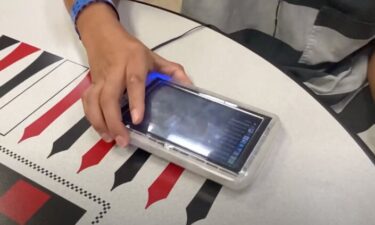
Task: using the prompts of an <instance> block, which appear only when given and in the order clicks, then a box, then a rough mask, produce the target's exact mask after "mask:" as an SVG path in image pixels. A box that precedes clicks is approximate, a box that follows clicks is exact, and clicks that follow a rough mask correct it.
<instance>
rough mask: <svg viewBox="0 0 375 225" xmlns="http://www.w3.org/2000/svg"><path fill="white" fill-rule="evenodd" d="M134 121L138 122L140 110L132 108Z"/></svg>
mask: <svg viewBox="0 0 375 225" xmlns="http://www.w3.org/2000/svg"><path fill="white" fill-rule="evenodd" d="M131 114H132V121H133V123H138V120H139V115H138V112H137V110H136V109H132V112H131Z"/></svg>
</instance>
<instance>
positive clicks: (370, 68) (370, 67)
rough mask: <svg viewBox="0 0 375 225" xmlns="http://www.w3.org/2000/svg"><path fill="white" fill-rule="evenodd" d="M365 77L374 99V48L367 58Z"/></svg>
mask: <svg viewBox="0 0 375 225" xmlns="http://www.w3.org/2000/svg"><path fill="white" fill-rule="evenodd" d="M367 77H368V82H369V85H370V89H371V95H372V98H373V99H374V101H375V50H374V51H373V53H372V55H371V57H370V60H369V65H368V71H367Z"/></svg>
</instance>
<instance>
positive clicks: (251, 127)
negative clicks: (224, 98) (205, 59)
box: [123, 80, 270, 173]
mask: <svg viewBox="0 0 375 225" xmlns="http://www.w3.org/2000/svg"><path fill="white" fill-rule="evenodd" d="M145 103H146V105H145V107H146V110H145V115H144V120H143V122H142V123H141V124H140V125H136V126H134V125H132V124H131V119H130V114H129V110H128V109H127V106H126V107H124V109H123V117H124V122H126V123H127V124H130V127H131V128H133V129H135V130H138V131H140V132H142V133H147V134H150V135H152V136H154V137H157V138H158V139H161V140H163V141H167V142H169V143H172V144H175V145H177V146H180V147H182V148H184V149H186V150H188V151H190V152H192V153H194V154H196V155H199V156H202V157H203V158H204V159H206V160H208V161H210V162H212V163H214V164H217V165H219V166H221V167H224V168H226V169H228V170H230V171H232V172H236V173H237V172H238V171H239V170H240V169H241V168H242V166H243V164H244V163H245V161H246V159H247V158H248V156H249V155H250V153H251V151H252V150H253V147H254V145H255V144H256V142H257V141H258V139H259V137H260V136H261V134H262V133H263V131H264V129H265V127H266V126H267V124H268V122H269V120H270V118H268V117H265V116H263V115H259V114H256V113H253V112H248V111H244V110H241V109H237V108H231V107H228V106H226V105H223V104H220V103H218V102H215V101H211V100H209V99H207V98H204V97H201V96H199V93H196V92H194V91H191V90H186V89H184V88H181V87H179V86H175V85H174V84H173V85H172V84H170V83H168V82H167V81H162V80H157V81H154V82H153V83H152V84H151V85H150V86H149V87H148V88H147V93H146V99H145Z"/></svg>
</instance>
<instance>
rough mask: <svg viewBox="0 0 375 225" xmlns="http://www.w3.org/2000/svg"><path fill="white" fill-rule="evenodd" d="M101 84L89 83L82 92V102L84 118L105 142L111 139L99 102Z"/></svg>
mask: <svg viewBox="0 0 375 225" xmlns="http://www.w3.org/2000/svg"><path fill="white" fill-rule="evenodd" d="M102 86H103V85H94V84H92V85H90V87H89V88H88V89H87V90H86V91H85V92H84V93H83V96H82V103H83V109H84V112H85V115H86V118H87V119H88V120H89V121H90V123H91V125H92V126H93V127H94V129H95V130H96V131H97V132H98V133H99V134H100V136H101V137H102V138H103V140H104V141H105V142H111V141H113V139H112V137H111V135H110V134H109V131H108V128H107V125H106V124H105V121H104V117H103V113H102V110H101V108H100V104H99V96H100V91H101V88H102Z"/></svg>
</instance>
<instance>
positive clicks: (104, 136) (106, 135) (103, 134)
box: [100, 133, 113, 143]
mask: <svg viewBox="0 0 375 225" xmlns="http://www.w3.org/2000/svg"><path fill="white" fill-rule="evenodd" d="M100 136H101V137H102V139H103V140H104V141H105V142H107V143H110V142H112V141H113V139H112V137H111V136H109V135H108V134H106V133H102V134H101V135H100Z"/></svg>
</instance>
